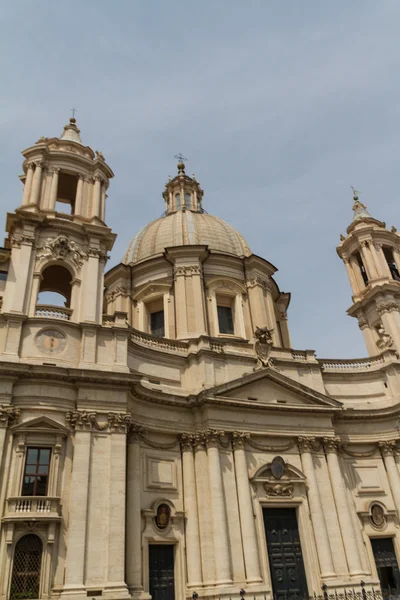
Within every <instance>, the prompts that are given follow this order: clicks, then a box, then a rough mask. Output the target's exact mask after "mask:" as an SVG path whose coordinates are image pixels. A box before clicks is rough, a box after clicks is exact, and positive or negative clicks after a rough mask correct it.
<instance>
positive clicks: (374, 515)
mask: <svg viewBox="0 0 400 600" xmlns="http://www.w3.org/2000/svg"><path fill="white" fill-rule="evenodd" d="M371 521H372V524H373V525H375V527H383V526H384V525H385V522H386V518H385V513H384V510H383V508H382V506H381V505H380V504H373V505H372V506H371Z"/></svg>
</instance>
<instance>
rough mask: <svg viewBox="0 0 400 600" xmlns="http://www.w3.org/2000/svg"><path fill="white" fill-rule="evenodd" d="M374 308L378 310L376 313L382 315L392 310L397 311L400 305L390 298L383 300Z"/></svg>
mask: <svg viewBox="0 0 400 600" xmlns="http://www.w3.org/2000/svg"><path fill="white" fill-rule="evenodd" d="M376 310H377V311H378V313H379V314H380V315H383V314H384V313H386V312H392V311H394V310H395V311H399V310H400V307H399V305H398V304H397V302H395V301H394V300H392V301H391V302H384V303H382V304H378V306H377V307H376Z"/></svg>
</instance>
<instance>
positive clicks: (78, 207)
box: [74, 175, 83, 216]
mask: <svg viewBox="0 0 400 600" xmlns="http://www.w3.org/2000/svg"><path fill="white" fill-rule="evenodd" d="M82 200H83V175H79V179H78V185H77V187H76V197H75V207H74V214H75V215H79V216H82Z"/></svg>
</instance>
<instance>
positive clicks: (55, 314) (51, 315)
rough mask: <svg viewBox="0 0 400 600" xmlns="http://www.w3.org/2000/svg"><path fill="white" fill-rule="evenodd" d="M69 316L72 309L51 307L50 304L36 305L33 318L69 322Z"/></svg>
mask: <svg viewBox="0 0 400 600" xmlns="http://www.w3.org/2000/svg"><path fill="white" fill-rule="evenodd" d="M71 315H72V309H70V308H65V307H63V306H52V305H51V304H38V305H37V306H36V310H35V317H45V318H46V319H62V320H64V321H69V320H70V319H71Z"/></svg>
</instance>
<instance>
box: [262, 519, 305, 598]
mask: <svg viewBox="0 0 400 600" xmlns="http://www.w3.org/2000/svg"><path fill="white" fill-rule="evenodd" d="M263 513H264V527H265V535H266V538H267V550H268V560H269V566H270V571H271V579H272V591H273V594H274V598H277V599H279V598H282V599H285V600H289V599H291V598H296V597H299V596H300V597H301V596H305V595H306V594H308V591H307V582H306V574H305V571H304V563H303V554H302V552H301V544H300V537H299V528H298V526H297V517H296V509H295V508H264V510H263Z"/></svg>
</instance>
